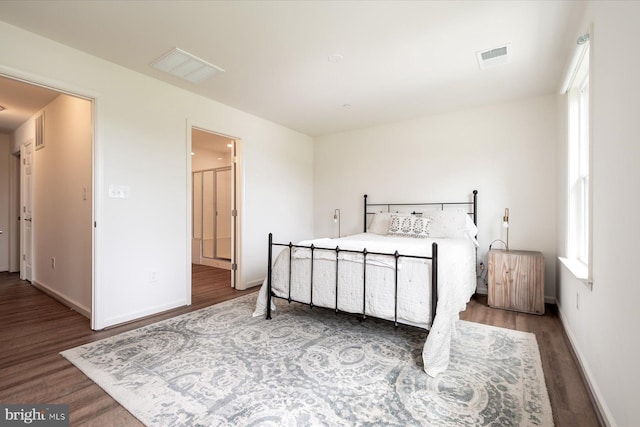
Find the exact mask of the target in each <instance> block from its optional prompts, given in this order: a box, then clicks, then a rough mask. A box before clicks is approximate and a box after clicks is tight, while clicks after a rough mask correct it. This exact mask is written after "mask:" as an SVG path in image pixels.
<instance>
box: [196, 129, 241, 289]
mask: <svg viewBox="0 0 640 427" xmlns="http://www.w3.org/2000/svg"><path fill="white" fill-rule="evenodd" d="M235 150H236V140H234V139H233V138H229V137H227V136H224V135H220V134H217V133H214V132H211V131H207V130H204V129H201V128H196V127H192V128H191V178H192V179H191V200H192V203H191V212H192V215H191V225H192V227H191V262H192V283H193V274H194V272H195V271H200V272H201V271H202V270H203V269H205V270H206V268H204V267H203V266H206V267H209V268H214V269H222V270H227V271H228V273H227V274H228V277H229V285H230V286H231V287H235V279H236V274H235V273H236V271H237V263H236V250H235V246H236V245H235V243H236V230H237V225H236V224H237V221H236V220H237V209H236V190H235V189H236V179H235V176H236V171H235V159H236V156H235ZM211 273H212V274H217V275H218V276H219V275H220V274H222V273H221V272H216V271H213V270H211Z"/></svg>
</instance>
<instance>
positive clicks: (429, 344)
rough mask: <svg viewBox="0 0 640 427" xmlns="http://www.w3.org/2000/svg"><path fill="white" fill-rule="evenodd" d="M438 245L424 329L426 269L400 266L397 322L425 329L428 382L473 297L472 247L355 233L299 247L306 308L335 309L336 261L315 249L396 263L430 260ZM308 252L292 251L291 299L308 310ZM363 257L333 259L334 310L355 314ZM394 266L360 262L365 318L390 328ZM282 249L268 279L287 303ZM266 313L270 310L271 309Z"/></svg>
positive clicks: (263, 297) (259, 310) (443, 361)
mask: <svg viewBox="0 0 640 427" xmlns="http://www.w3.org/2000/svg"><path fill="white" fill-rule="evenodd" d="M434 241H435V242H436V243H438V305H437V308H436V318H435V322H434V323H433V325H432V321H431V261H430V260H423V259H412V258H402V257H401V258H399V268H398V322H399V323H404V324H409V325H413V326H418V327H421V328H425V329H430V332H429V335H428V337H427V341H426V343H425V345H424V348H423V352H422V356H423V362H424V370H425V372H426V373H427V374H429V375H431V376H435V375H437V374H439V373H440V372H442V371H444V370H446V369H447V366H448V364H449V350H450V343H451V336H452V334H453V333H454V332H455V322H456V321H457V320H458V318H459V313H460V311H462V310H464V309H465V306H466V303H467V302H468V301H469V299H470V298H471V295H473V293H474V292H475V288H476V277H475V246H474V245H473V243H472V242H471V241H470V240H468V239H416V238H408V237H392V236H381V235H378V234H374V233H362V234H356V235H353V236H348V237H344V238H341V239H315V240H308V241H303V242H300V243H299V245H301V246H311V244H313V245H314V247H315V248H316V249H315V250H314V260H313V273H314V274H313V305H316V306H321V307H327V308H335V306H336V294H335V292H336V290H335V280H336V279H335V278H336V270H335V268H336V267H335V265H336V262H335V261H336V253H335V251H333V250H332V251H324V250H320V249H318V248H329V249H335V247H336V246H339V247H340V249H350V250H358V251H360V250H362V249H364V248H366V249H367V251H368V252H381V253H389V254H393V253H394V252H395V251H396V250H397V251H398V252H399V253H400V254H402V255H418V256H431V245H432V243H433V242H434ZM310 255H311V250H310V249H304V248H293V251H292V259H293V261H292V270H291V298H292V299H294V300H296V301H300V302H304V303H310V302H311V290H310V286H309V284H310V279H309V276H310V268H311V262H310ZM362 259H363V257H362V255H360V254H352V253H347V252H340V255H339V260H340V262H339V267H338V281H339V286H338V309H339V310H341V311H346V312H350V313H362V305H363V302H362V301H363V299H362V296H363V280H362V277H363V270H364V269H363V262H362ZM394 267H395V259H394V257H393V256H381V255H367V268H366V303H365V313H366V314H367V315H368V316H373V317H377V318H381V319H386V320H394V280H395V273H394ZM288 283H289V249H288V248H285V250H283V251H282V252H280V254H279V255H278V256H277V257H276V261H275V263H274V266H273V272H272V284H271V286H272V291H273V292H274V294H275V295H277V296H279V297H283V298H287V297H288V296H289V285H288ZM266 304H267V283H266V280H265V282H264V283H263V285H262V289H261V290H260V295H259V297H258V301H257V304H256V310H255V312H254V316H260V315H265V313H266V307H267V305H266ZM272 307H273V308H274V309H275V305H274V304H273V302H272Z"/></svg>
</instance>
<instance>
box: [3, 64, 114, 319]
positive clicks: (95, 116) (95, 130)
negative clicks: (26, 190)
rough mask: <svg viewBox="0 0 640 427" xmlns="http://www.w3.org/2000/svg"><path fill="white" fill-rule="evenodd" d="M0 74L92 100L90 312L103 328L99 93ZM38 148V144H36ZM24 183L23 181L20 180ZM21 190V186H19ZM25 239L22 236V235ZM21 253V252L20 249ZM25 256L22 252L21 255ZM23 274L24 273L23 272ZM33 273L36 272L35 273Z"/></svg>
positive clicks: (52, 81)
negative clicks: (100, 257)
mask: <svg viewBox="0 0 640 427" xmlns="http://www.w3.org/2000/svg"><path fill="white" fill-rule="evenodd" d="M0 77H4V78H8V79H13V80H17V81H20V82H23V83H26V84H30V85H34V86H40V87H44V88H46V89H50V90H53V91H56V92H59V93H61V94H65V95H69V96H74V97H76V98H81V99H85V100H87V101H89V102H90V103H91V130H92V132H91V185H92V191H91V194H92V200H91V224H93V227H92V232H91V313H90V320H91V322H90V327H91V329H93V330H96V329H101V328H102V327H101V325H100V319H101V313H100V311H101V310H100V308H101V306H100V305H99V303H98V302H99V301H101V299H100V298H99V296H100V292H99V291H100V289H101V281H100V272H101V271H102V270H101V265H99V264H100V263H99V259H98V258H97V257H96V248H97V247H99V244H100V242H101V238H100V232H99V229H98V228H97V227H96V224H97V222H96V221H97V219H96V218H98V217H100V216H101V215H100V214H101V212H102V203H101V201H100V197H99V193H98V192H97V191H96V189H98V188H101V185H102V179H101V176H102V156H101V152H102V150H101V144H100V141H101V139H102V138H101V137H100V136H99V130H100V128H99V126H98V123H101V122H102V120H101V113H102V109H101V108H100V106H101V101H100V94H98V93H96V92H93V91H91V90H89V89H86V88H81V87H78V86H75V85H72V84H69V83H66V82H62V81H59V80H55V79H51V78H48V77H44V76H42V75H38V74H33V73H28V72H25V71H21V70H17V69H15V68H10V67H6V66H4V65H0ZM34 150H35V147H34ZM20 185H21V186H22V182H21V183H20ZM20 191H22V189H20ZM21 239H22V237H21ZM20 252H22V251H21V250H20ZM20 257H22V255H20ZM21 274H22V273H21ZM32 274H33V273H32Z"/></svg>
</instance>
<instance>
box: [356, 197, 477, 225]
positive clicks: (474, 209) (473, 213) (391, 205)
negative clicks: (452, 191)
mask: <svg viewBox="0 0 640 427" xmlns="http://www.w3.org/2000/svg"><path fill="white" fill-rule="evenodd" d="M367 197H368V196H367V195H366V194H365V195H364V232H365V233H366V232H367V215H373V214H376V213H378V212H369V208H371V207H373V206H377V207H384V208H386V209H387V212H392V211H393V208H395V207H400V206H411V207H414V206H415V207H418V206H440V210H444V207H445V206H453V205H458V206H467V207H468V208H469V209H471V212H468V213H469V215H471V216H472V218H473V223H474V224H475V225H476V226H477V225H478V190H473V200H472V201H470V202H469V201H466V202H419V203H368V202H367ZM413 213H416V212H415V211H414V212H413Z"/></svg>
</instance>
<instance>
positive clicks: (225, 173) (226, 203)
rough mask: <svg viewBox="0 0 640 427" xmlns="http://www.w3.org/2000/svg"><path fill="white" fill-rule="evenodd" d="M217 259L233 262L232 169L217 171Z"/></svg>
mask: <svg viewBox="0 0 640 427" xmlns="http://www.w3.org/2000/svg"><path fill="white" fill-rule="evenodd" d="M215 194H216V203H215V206H216V233H215V236H216V258H220V259H228V260H231V169H218V170H216V193H215Z"/></svg>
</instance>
